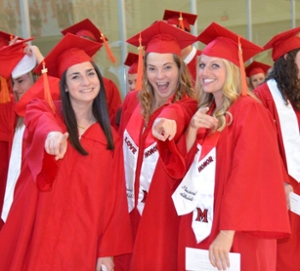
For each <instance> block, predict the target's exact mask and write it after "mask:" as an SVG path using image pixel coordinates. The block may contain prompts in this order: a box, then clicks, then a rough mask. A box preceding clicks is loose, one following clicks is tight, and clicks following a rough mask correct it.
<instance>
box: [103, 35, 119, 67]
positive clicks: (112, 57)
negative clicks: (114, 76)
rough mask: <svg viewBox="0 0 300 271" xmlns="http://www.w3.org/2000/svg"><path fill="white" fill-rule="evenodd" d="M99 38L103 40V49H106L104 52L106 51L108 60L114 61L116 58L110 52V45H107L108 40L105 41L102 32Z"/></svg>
mask: <svg viewBox="0 0 300 271" xmlns="http://www.w3.org/2000/svg"><path fill="white" fill-rule="evenodd" d="M101 39H102V41H103V43H104V46H105V49H106V53H107V55H108V58H109V60H110V61H111V62H112V63H116V58H115V56H114V55H113V53H112V51H111V49H110V47H109V44H108V42H107V40H106V38H105V36H104V35H103V34H102V33H101Z"/></svg>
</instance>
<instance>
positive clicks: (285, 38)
mask: <svg viewBox="0 0 300 271" xmlns="http://www.w3.org/2000/svg"><path fill="white" fill-rule="evenodd" d="M299 32H300V26H298V27H295V28H293V29H290V30H288V31H285V32H282V33H280V34H277V35H275V36H274V37H273V38H272V39H271V40H270V41H269V42H268V43H267V44H266V45H265V46H264V49H265V50H268V49H271V48H273V51H272V58H273V60H274V61H276V60H277V59H278V58H280V57H281V56H283V55H284V54H286V53H288V52H290V51H292V50H294V49H297V48H300V38H299V37H298V36H297V34H298V33H299Z"/></svg>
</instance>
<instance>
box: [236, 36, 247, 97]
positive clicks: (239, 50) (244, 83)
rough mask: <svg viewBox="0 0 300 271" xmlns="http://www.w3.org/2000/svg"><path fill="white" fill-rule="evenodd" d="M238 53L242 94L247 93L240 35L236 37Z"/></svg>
mask: <svg viewBox="0 0 300 271" xmlns="http://www.w3.org/2000/svg"><path fill="white" fill-rule="evenodd" d="M238 47H239V48H238V54H239V64H240V72H241V81H242V96H246V95H247V90H248V86H247V80H246V73H245V67H244V61H243V50H242V45H241V37H240V36H239V38H238Z"/></svg>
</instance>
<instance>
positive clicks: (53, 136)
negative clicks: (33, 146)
mask: <svg viewBox="0 0 300 271" xmlns="http://www.w3.org/2000/svg"><path fill="white" fill-rule="evenodd" d="M68 137H69V134H68V133H64V134H63V133H61V132H50V133H49V134H48V136H47V138H46V141H45V150H46V152H47V153H48V154H50V155H55V160H59V159H62V158H63V157H64V156H65V154H66V151H67V146H68V141H67V140H68Z"/></svg>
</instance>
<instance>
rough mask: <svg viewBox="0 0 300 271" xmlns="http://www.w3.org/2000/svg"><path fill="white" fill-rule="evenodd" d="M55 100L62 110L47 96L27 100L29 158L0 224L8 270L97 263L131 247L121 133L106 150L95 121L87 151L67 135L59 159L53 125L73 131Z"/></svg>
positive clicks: (1, 253) (1, 263)
mask: <svg viewBox="0 0 300 271" xmlns="http://www.w3.org/2000/svg"><path fill="white" fill-rule="evenodd" d="M56 106H57V112H58V113H57V114H53V113H52V111H51V110H50V108H49V106H48V105H47V104H46V103H45V102H42V101H37V102H33V103H32V104H30V105H29V106H28V107H27V114H26V117H25V125H26V130H25V134H24V144H25V146H24V148H25V149H24V156H25V157H26V159H25V160H24V162H23V167H22V171H21V174H20V177H19V180H18V183H17V186H16V190H15V199H14V202H13V205H12V208H11V210H10V213H9V216H8V219H7V222H6V223H5V225H4V226H3V228H2V231H1V232H0V269H1V270H7V271H9V270H11V271H26V270H28V271H29V270H30V271H32V270H45V271H47V270H49V271H50V270H51V271H55V270H57V271H62V270H87V271H90V270H95V266H96V261H97V258H98V257H104V256H114V255H118V254H122V253H128V252H130V251H131V232H130V225H129V217H128V212H127V209H126V196H125V195H126V194H125V187H124V173H123V161H122V160H123V159H122V152H121V147H120V144H121V143H120V140H119V138H118V136H117V135H116V133H115V132H114V131H113V132H114V133H113V135H114V143H115V150H114V151H110V150H107V142H106V139H105V136H104V133H103V131H102V129H101V127H100V125H99V124H98V123H94V124H93V125H91V126H90V127H89V128H88V129H87V130H86V132H85V133H84V134H83V135H82V137H81V139H80V142H81V144H82V146H83V147H84V148H85V150H86V151H87V152H88V153H89V154H88V155H86V156H84V155H81V154H79V153H78V151H76V150H75V149H74V148H73V147H72V146H71V145H70V144H69V143H68V149H67V152H66V154H65V157H64V158H63V159H61V160H58V161H55V159H54V156H52V155H48V154H46V152H45V151H44V143H45V139H46V136H47V134H48V133H49V132H50V131H61V132H65V131H66V127H65V125H64V122H63V120H62V114H61V104H60V102H58V103H56ZM7 244H9V246H7Z"/></svg>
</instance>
